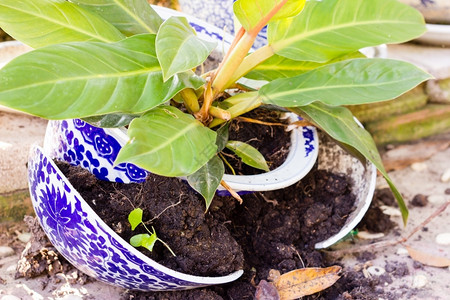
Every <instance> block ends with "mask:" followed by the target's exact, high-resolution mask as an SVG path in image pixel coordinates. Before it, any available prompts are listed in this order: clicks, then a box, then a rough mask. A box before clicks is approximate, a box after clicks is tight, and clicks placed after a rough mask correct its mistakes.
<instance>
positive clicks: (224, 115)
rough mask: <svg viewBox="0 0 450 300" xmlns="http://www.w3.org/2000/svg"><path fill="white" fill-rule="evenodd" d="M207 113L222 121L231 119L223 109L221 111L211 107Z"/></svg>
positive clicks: (218, 108)
mask: <svg viewBox="0 0 450 300" xmlns="http://www.w3.org/2000/svg"><path fill="white" fill-rule="evenodd" d="M209 113H210V114H211V116H213V117H214V118H218V119H221V120H224V121H229V120H230V119H231V114H230V113H229V112H228V111H226V110H225V109H221V108H220V107H216V106H211V107H210V108H209Z"/></svg>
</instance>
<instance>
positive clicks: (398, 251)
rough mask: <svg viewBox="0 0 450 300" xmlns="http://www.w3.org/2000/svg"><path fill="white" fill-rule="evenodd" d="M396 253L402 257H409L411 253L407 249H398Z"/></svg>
mask: <svg viewBox="0 0 450 300" xmlns="http://www.w3.org/2000/svg"><path fill="white" fill-rule="evenodd" d="M396 253H397V255H401V256H408V255H409V252H408V250H407V249H406V248H398V249H397V252H396Z"/></svg>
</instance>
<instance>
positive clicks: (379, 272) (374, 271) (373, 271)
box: [367, 266, 386, 276]
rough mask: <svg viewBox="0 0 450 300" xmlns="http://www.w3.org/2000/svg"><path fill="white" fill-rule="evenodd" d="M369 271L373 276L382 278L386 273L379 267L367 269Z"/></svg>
mask: <svg viewBox="0 0 450 300" xmlns="http://www.w3.org/2000/svg"><path fill="white" fill-rule="evenodd" d="M367 271H368V272H369V274H370V275H372V276H381V275H383V274H384V273H386V271H385V270H384V269H383V268H381V267H377V266H372V267H369V268H367Z"/></svg>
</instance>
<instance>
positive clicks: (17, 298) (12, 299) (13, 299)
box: [0, 295, 20, 300]
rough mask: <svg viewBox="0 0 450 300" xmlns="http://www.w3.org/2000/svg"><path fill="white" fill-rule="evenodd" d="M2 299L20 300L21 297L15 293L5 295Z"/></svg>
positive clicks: (0, 299)
mask: <svg viewBox="0 0 450 300" xmlns="http://www.w3.org/2000/svg"><path fill="white" fill-rule="evenodd" d="M0 300H20V298H19V297H16V296H13V295H4V296H2V297H1V298H0Z"/></svg>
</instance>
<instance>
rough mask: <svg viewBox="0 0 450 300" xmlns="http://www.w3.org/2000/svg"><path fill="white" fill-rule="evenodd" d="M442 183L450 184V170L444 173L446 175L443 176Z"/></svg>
mask: <svg viewBox="0 0 450 300" xmlns="http://www.w3.org/2000/svg"><path fill="white" fill-rule="evenodd" d="M441 181H442V182H450V169H447V170H446V171H444V173H443V174H442V176H441Z"/></svg>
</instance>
